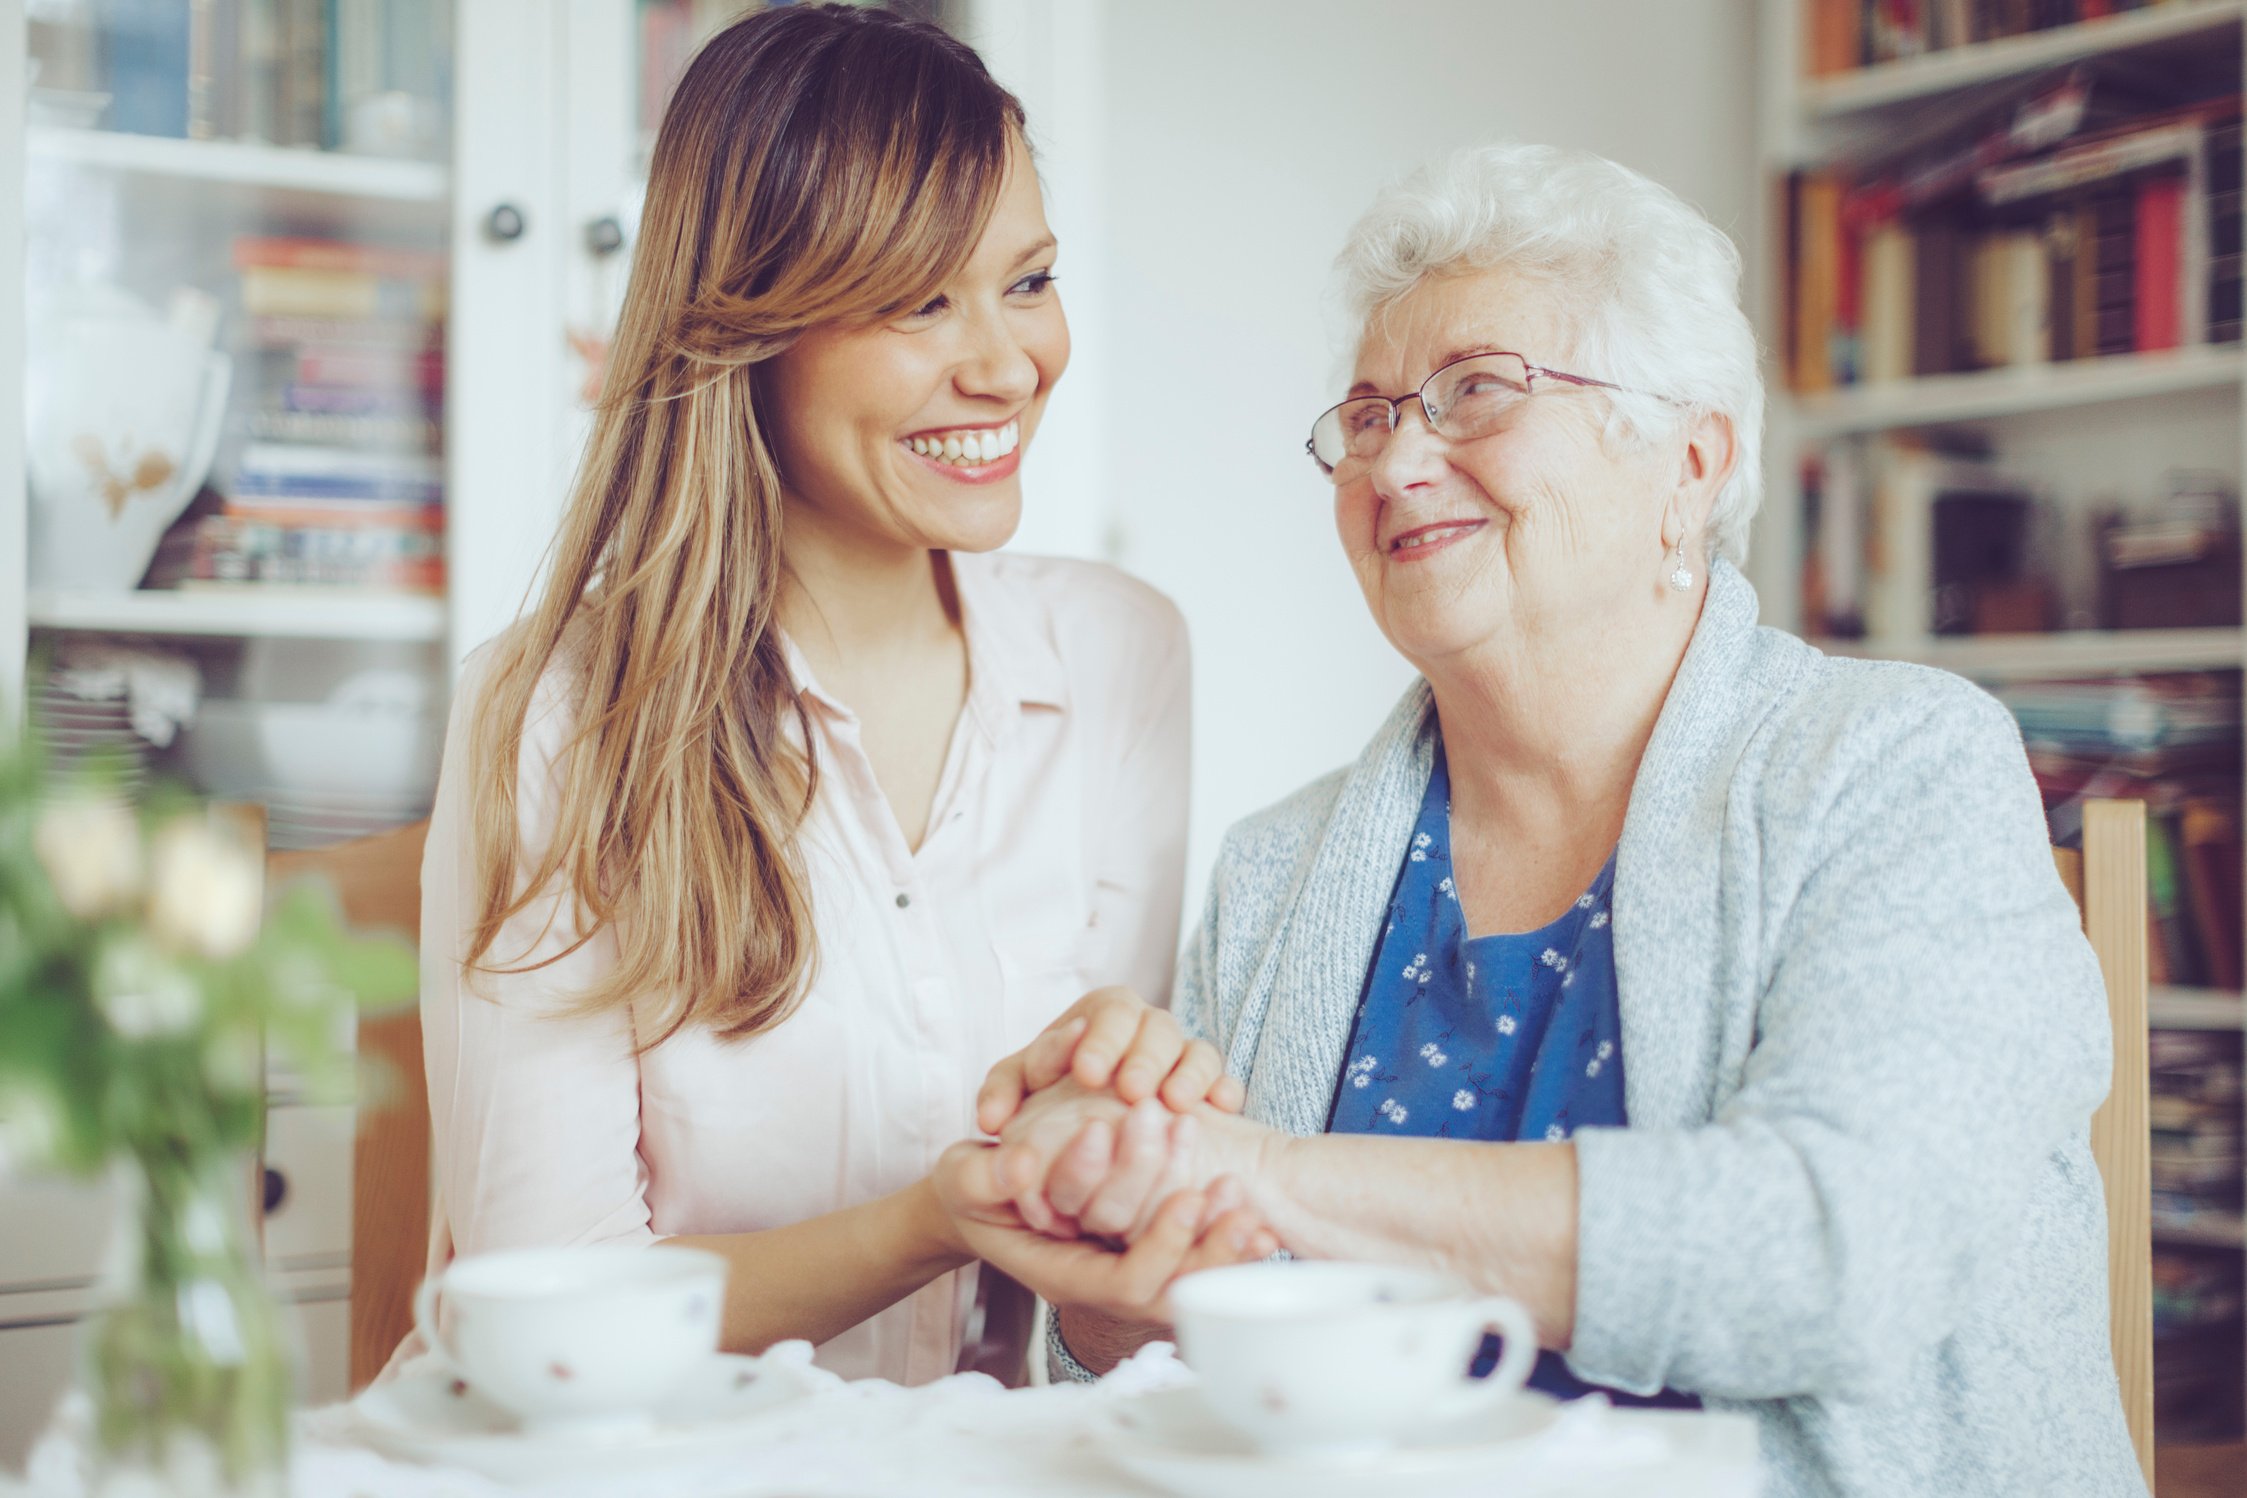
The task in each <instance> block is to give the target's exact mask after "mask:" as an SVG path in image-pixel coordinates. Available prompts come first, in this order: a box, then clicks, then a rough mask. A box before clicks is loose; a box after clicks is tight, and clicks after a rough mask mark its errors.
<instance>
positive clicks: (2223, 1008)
mask: <svg viewBox="0 0 2247 1498" xmlns="http://www.w3.org/2000/svg"><path fill="white" fill-rule="evenodd" d="M2149 1003H2150V1007H2149V1010H2148V1012H2149V1013H2150V1014H2151V1016H2152V1020H2153V1024H2154V1025H2155V1026H2156V1027H2157V1028H2159V1029H2163V1030H2237V1029H2240V1028H2241V1027H2242V1026H2243V1025H2247V1020H2243V1019H2242V1014H2243V1013H2247V1011H2242V1010H2241V1008H2240V1005H2239V997H2238V995H2236V994H2229V993H2224V992H2222V991H2220V990H2216V989H2204V988H2156V989H2154V990H2153V993H2152V995H2151V998H2150V1001H2149Z"/></svg>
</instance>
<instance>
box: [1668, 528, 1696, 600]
mask: <svg viewBox="0 0 2247 1498" xmlns="http://www.w3.org/2000/svg"><path fill="white" fill-rule="evenodd" d="M1670 587H1671V588H1672V589H1674V590H1675V591H1677V592H1679V593H1688V592H1691V591H1692V589H1693V569H1692V568H1691V567H1688V566H1686V565H1685V538H1684V537H1683V536H1680V537H1678V539H1677V564H1676V565H1675V566H1673V567H1671V568H1670Z"/></svg>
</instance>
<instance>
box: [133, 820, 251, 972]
mask: <svg viewBox="0 0 2247 1498" xmlns="http://www.w3.org/2000/svg"><path fill="white" fill-rule="evenodd" d="M152 851H153V862H154V865H155V868H154V874H153V878H152V879H151V881H150V882H151V885H152V889H151V891H150V894H149V901H148V920H149V924H150V925H151V926H153V927H155V929H156V934H157V935H158V936H160V937H162V938H163V939H164V940H165V941H168V942H170V943H172V944H173V945H175V946H181V947H185V948H187V949H188V950H190V951H194V952H200V953H202V954H203V955H204V956H205V957H211V958H225V957H232V956H235V955H236V954H238V953H240V952H243V951H245V950H247V949H248V947H249V945H250V943H251V942H253V941H255V940H256V939H257V928H258V921H259V918H260V917H261V916H262V915H263V913H264V905H265V866H264V865H263V864H262V863H261V862H259V860H258V857H257V855H256V854H255V853H253V852H252V851H251V850H250V849H249V848H248V847H246V846H244V845H243V843H242V842H241V841H240V840H239V839H236V838H231V837H228V836H226V835H225V834H223V833H221V832H219V831H217V830H216V829H214V828H213V827H211V825H210V824H209V823H207V822H205V821H203V820H202V819H201V818H199V817H182V818H180V819H179V820H177V821H175V822H172V823H170V824H169V825H168V826H166V827H165V828H164V829H163V830H162V831H160V832H158V833H157V834H156V841H155V846H154V848H153V850H152Z"/></svg>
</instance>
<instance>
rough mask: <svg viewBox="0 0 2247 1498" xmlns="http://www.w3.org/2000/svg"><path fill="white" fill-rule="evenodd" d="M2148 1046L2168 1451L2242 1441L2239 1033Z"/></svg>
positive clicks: (2161, 1421) (2160, 1406)
mask: <svg viewBox="0 0 2247 1498" xmlns="http://www.w3.org/2000/svg"><path fill="white" fill-rule="evenodd" d="M2148 1041H2149V1052H2148V1054H2149V1058H2150V1060H2151V1062H2152V1067H2153V1098H2152V1104H2151V1118H2150V1122H2151V1124H2152V1141H2151V1145H2152V1148H2151V1155H2152V1167H2153V1221H2154V1228H2155V1235H2156V1239H2157V1241H2156V1243H2155V1246H2154V1252H2153V1335H2154V1358H2153V1365H2154V1414H2155V1424H2156V1426H2157V1428H2158V1430H2159V1432H2160V1435H2161V1439H2163V1440H2165V1441H2174V1440H2236V1439H2238V1433H2239V1410H2240V1398H2241V1388H2240V1378H2241V1369H2240V1363H2239V1335H2240V1318H2241V1312H2242V1295H2241V1288H2242V1267H2243V1266H2242V1261H2241V1257H2240V1252H2239V1244H2238V1233H2239V1220H2240V1209H2241V1200H2240V1196H2241V1193H2240V1178H2241V1176H2240V1173H2241V1156H2240V1134H2241V1127H2240V1105H2241V1096H2240V1091H2241V1089H2240V1037H2239V1032H2237V1031H2236V1030H2234V1031H2229V1032H2225V1031H2217V1030H2159V1029H2157V1030H2155V1031H2153V1032H2152V1034H2151V1035H2150V1036H2149V1037H2148Z"/></svg>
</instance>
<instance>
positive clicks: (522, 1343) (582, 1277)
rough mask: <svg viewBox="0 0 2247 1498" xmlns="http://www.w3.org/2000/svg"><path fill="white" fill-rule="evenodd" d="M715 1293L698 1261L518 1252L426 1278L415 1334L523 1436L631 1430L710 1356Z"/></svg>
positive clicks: (686, 1253)
mask: <svg viewBox="0 0 2247 1498" xmlns="http://www.w3.org/2000/svg"><path fill="white" fill-rule="evenodd" d="M725 1285H726V1261H725V1260H723V1259H721V1258H719V1257H718V1256H717V1255H716V1254H712V1253H704V1252H703V1251H702V1250H700V1249H687V1248H664V1247H649V1248H643V1247H637V1246H631V1245H624V1244H596V1245H588V1246H582V1247H575V1248H526V1249H516V1250H511V1251H508V1252H505V1253H495V1254H481V1255H478V1256H477V1257H475V1258H472V1259H459V1260H456V1261H454V1263H453V1264H451V1265H450V1266H449V1267H447V1268H446V1269H445V1271H444V1272H443V1273H442V1274H438V1275H433V1276H431V1277H430V1278H429V1279H428V1280H427V1281H425V1282H424V1283H423V1285H422V1287H421V1291H420V1293H419V1294H418V1295H416V1296H415V1298H414V1325H415V1327H416V1329H417V1330H419V1331H420V1333H421V1336H422V1340H423V1341H425V1342H427V1343H428V1344H429V1345H430V1346H431V1347H432V1348H435V1349H436V1350H437V1351H438V1352H439V1353H441V1354H443V1356H444V1357H445V1359H446V1360H447V1361H448V1362H450V1363H451V1364H452V1365H453V1366H454V1367H455V1368H456V1369H458V1370H459V1371H460V1374H461V1376H462V1377H463V1378H465V1379H466V1380H467V1381H468V1383H469V1384H470V1385H471V1386H472V1387H473V1388H474V1389H475V1390H476V1391H477V1392H478V1393H480V1394H483V1395H484V1396H485V1397H487V1398H489V1399H490V1400H491V1401H492V1402H493V1403H494V1404H497V1405H499V1406H500V1407H501V1408H503V1409H505V1410H508V1411H510V1412H511V1413H513V1414H514V1415H516V1416H517V1417H519V1418H520V1419H521V1420H522V1422H523V1424H524V1425H525V1426H526V1427H530V1428H553V1427H562V1426H569V1427H583V1426H586V1425H626V1424H638V1423H645V1422H646V1421H647V1420H648V1419H649V1418H650V1417H651V1416H652V1415H653V1414H654V1412H655V1411H656V1410H657V1409H659V1408H660V1407H661V1406H662V1404H663V1402H664V1401H665V1400H666V1399H668V1398H669V1397H670V1396H671V1395H672V1393H674V1392H675V1391H676V1390H677V1389H678V1387H679V1386H680V1384H681V1383H682V1382H683V1381H684V1380H685V1379H687V1378H688V1377H689V1376H691V1375H692V1374H693V1373H694V1371H695V1369H697V1368H698V1367H700V1366H702V1365H703V1364H705V1363H707V1362H708V1361H709V1359H710V1358H711V1356H712V1355H713V1354H715V1353H716V1352H717V1350H718V1327H719V1318H720V1315H721V1313H722V1311H723V1308H724V1304H725Z"/></svg>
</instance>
